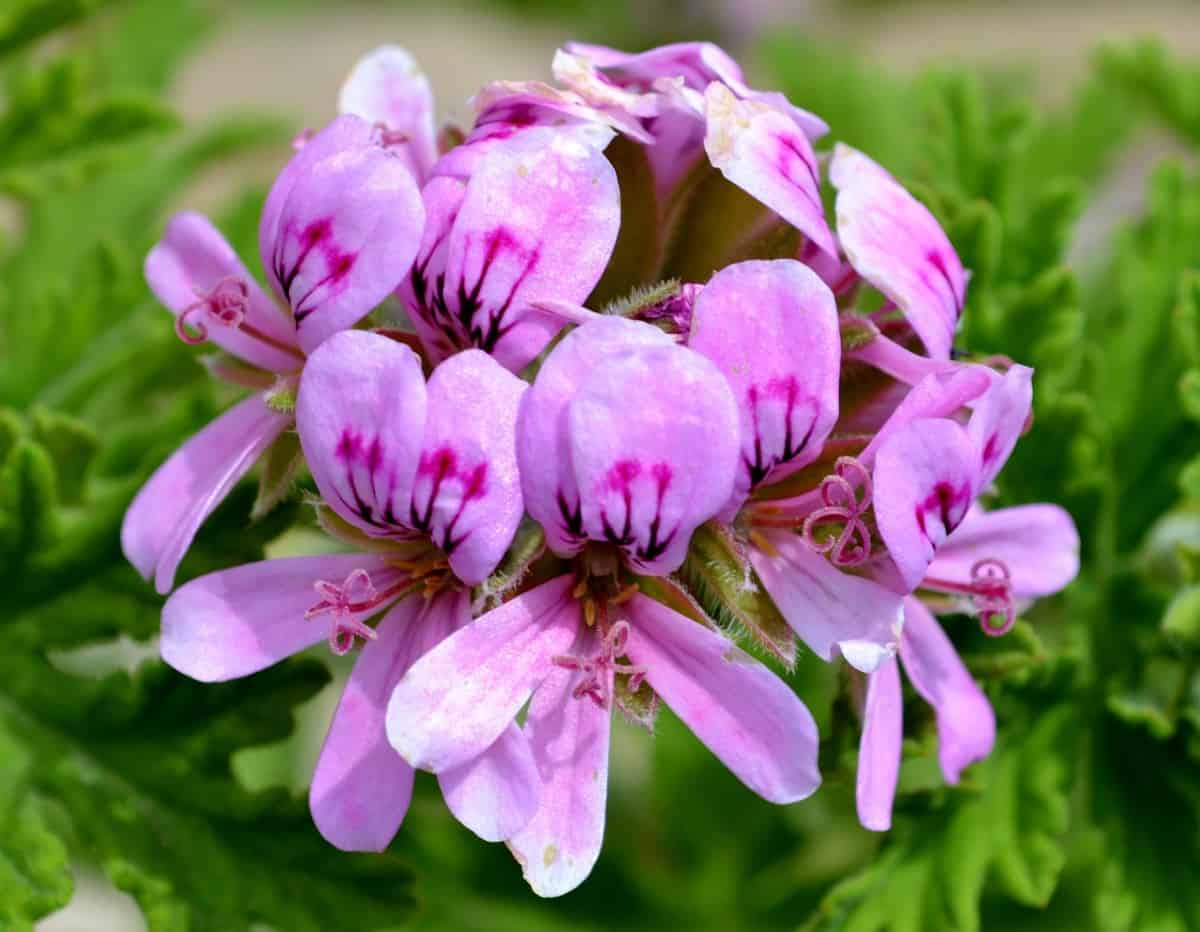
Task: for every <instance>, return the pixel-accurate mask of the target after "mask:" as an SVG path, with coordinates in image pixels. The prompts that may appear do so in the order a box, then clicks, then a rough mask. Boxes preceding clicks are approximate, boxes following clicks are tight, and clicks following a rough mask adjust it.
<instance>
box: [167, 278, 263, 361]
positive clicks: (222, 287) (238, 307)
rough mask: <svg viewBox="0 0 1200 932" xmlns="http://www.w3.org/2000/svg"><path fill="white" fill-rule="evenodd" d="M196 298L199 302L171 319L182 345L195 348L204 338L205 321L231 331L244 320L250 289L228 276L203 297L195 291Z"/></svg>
mask: <svg viewBox="0 0 1200 932" xmlns="http://www.w3.org/2000/svg"><path fill="white" fill-rule="evenodd" d="M196 295H197V297H198V298H199V299H200V300H198V301H196V302H195V303H194V304H189V305H188V306H187V307H185V308H184V309H183V310H182V311H180V312H179V316H178V317H176V318H175V333H176V334H178V335H179V339H181V340H183V342H184V343H190V344H192V345H195V344H197V343H203V342H204V341H205V340H207V339H208V328H207V327H206V326H205V323H204V321H205V319H206V318H207V319H209V320H212V321H213V322H214V323H217V324H220V325H221V326H222V327H233V328H235V329H236V328H238V327H240V326H241V325H242V321H243V320H245V319H246V310H247V309H248V308H249V306H250V287H249V286H248V285H247V284H246V283H245V282H244V281H242V280H241V279H240V278H235V277H234V276H232V275H228V276H226V277H225V278H222V279H221V280H220V281H219V282H217V283H216V284H215V285H213V288H212V291H210V292H208V293H207V294H205V293H203V292H201V291H197V292H196ZM188 328H191V332H189V330H188Z"/></svg>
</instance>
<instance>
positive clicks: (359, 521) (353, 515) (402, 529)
mask: <svg viewBox="0 0 1200 932" xmlns="http://www.w3.org/2000/svg"><path fill="white" fill-rule="evenodd" d="M425 422H426V392H425V377H424V375H423V374H422V372H421V361H420V360H419V359H418V358H417V354H416V353H414V352H413V351H412V350H411V349H409V348H408V347H407V346H405V345H403V344H402V343H397V342H395V341H394V340H389V339H388V338H387V337H385V336H381V335H379V334H375V333H370V332H367V331H365V330H347V331H344V332H342V333H338V334H335V335H334V336H333V337H331V338H330V339H329V340H327V341H326V342H325V343H324V344H323V345H322V346H320V347H318V348H317V350H316V352H314V353H313V354H312V357H311V358H310V359H309V361H308V365H306V366H305V367H304V374H303V375H302V376H301V377H300V389H299V392H298V393H297V397H296V429H297V430H298V431H299V433H300V444H301V446H302V447H303V448H304V457H305V459H306V460H307V462H308V467H309V469H310V470H311V471H312V474H313V478H314V479H316V481H317V487H318V488H319V489H320V490H321V497H322V498H324V499H325V501H326V502H327V503H328V504H329V505H330V506H331V507H332V508H333V509H334V510H335V511H337V513H338V514H340V515H341V516H342V517H343V518H345V519H346V520H347V521H349V522H351V523H352V524H354V525H356V526H357V527H360V528H362V529H363V530H364V531H366V532H367V533H368V534H370V535H372V536H374V537H388V536H398V537H409V536H412V534H413V533H414V526H413V524H412V523H411V515H410V510H411V505H412V488H413V478H414V476H415V474H416V471H417V463H418V461H419V459H420V451H421V441H422V437H423V435H424V432H425Z"/></svg>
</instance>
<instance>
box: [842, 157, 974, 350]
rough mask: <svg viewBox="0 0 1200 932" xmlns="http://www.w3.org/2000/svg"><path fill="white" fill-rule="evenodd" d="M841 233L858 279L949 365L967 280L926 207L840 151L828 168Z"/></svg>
mask: <svg viewBox="0 0 1200 932" xmlns="http://www.w3.org/2000/svg"><path fill="white" fill-rule="evenodd" d="M829 178H830V180H831V181H832V182H833V185H834V187H835V188H837V190H838V195H837V206H836V213H837V231H838V238H839V239H840V241H841V244H842V248H843V249H844V250H845V251H846V255H847V256H848V257H849V259H850V263H851V264H852V265H853V266H854V268H855V269H856V270H857V271H858V274H859V275H861V276H862V277H863V278H865V279H866V280H867V281H868V282H870V283H871V284H872V285H874V286H875V287H876V288H878V289H879V290H880V291H881V292H883V294H884V295H886V296H887V297H888V298H889V299H891V300H892V301H893V302H895V304H896V305H897V306H898V307H899V308H900V309H901V310H902V311H903V312H904V315H905V317H907V318H908V322H909V324H910V325H911V326H912V328H913V330H915V331H916V333H917V336H919V337H920V338H921V342H922V343H924V344H925V349H926V350H927V351H928V352H929V355H930V356H932V357H933V358H935V359H948V358H949V357H950V347H951V345H952V343H953V342H954V331H955V329H956V328H957V326H958V317H959V315H960V314H961V313H962V308H963V301H964V300H965V297H966V291H967V275H966V273H965V272H964V271H963V267H962V263H961V262H959V259H958V254H957V253H956V252H955V251H954V247H953V246H951V245H950V241H949V240H948V239H947V238H946V234H945V233H944V232H943V231H942V228H941V226H940V225H939V224H938V222H937V220H935V219H934V217H933V214H931V213H930V212H929V211H928V209H926V207H925V206H924V205H923V204H921V203H920V202H919V201H917V200H916V198H914V197H913V196H912V195H911V194H909V193H908V192H907V191H905V190H904V188H902V187H901V186H900V185H899V184H897V183H896V181H895V180H894V179H893V178H892V176H891V175H889V174H888V173H887V172H886V171H884V170H883V169H882V168H880V167H879V165H877V164H876V163H875V162H873V161H871V160H870V159H869V158H867V157H866V156H865V155H863V154H862V153H861V152H857V151H856V150H854V149H851V148H850V147H849V146H845V145H842V144H840V143H839V144H838V145H837V146H836V147H835V149H834V153H833V161H832V162H831V163H830V166H829Z"/></svg>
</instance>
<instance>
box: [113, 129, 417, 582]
mask: <svg viewBox="0 0 1200 932" xmlns="http://www.w3.org/2000/svg"><path fill="white" fill-rule="evenodd" d="M424 217H425V214H424V208H423V206H422V204H421V200H420V195H419V193H418V191H417V188H416V185H415V183H414V182H413V179H412V176H411V174H410V173H409V171H408V169H407V168H406V167H405V164H404V162H403V160H401V159H400V158H396V157H393V156H392V154H391V153H390V152H389V150H388V148H387V147H386V145H385V144H384V141H383V140H382V138H381V136H380V134H379V132H378V130H376V129H375V128H373V127H372V126H371V125H370V124H368V123H366V122H364V121H363V120H361V119H359V118H358V117H354V116H343V117H339V118H338V119H337V120H335V121H333V123H331V124H330V125H329V126H328V127H326V128H325V129H324V130H323V131H322V132H320V133H318V134H317V135H316V136H314V137H313V138H312V139H311V140H310V141H309V142H308V143H307V144H306V145H305V146H304V147H303V148H302V149H301V150H300V151H299V152H298V153H297V154H296V155H295V156H294V157H293V158H292V160H291V161H290V162H289V163H288V164H287V166H286V167H285V168H284V170H283V171H282V172H281V173H280V175H279V177H278V178H277V179H276V181H275V184H274V185H273V186H272V188H271V191H270V194H269V195H268V197H267V200H266V204H265V205H264V207H263V213H262V219H261V222H260V225H259V250H260V254H261V256H262V261H263V267H264V269H265V271H266V273H267V278H268V280H269V281H270V283H271V287H272V290H273V291H274V292H275V296H276V297H277V298H278V299H279V300H280V302H282V305H283V306H284V307H285V308H286V312H281V311H280V308H279V307H278V306H277V305H276V303H275V302H274V301H272V299H271V298H270V297H268V295H267V294H266V292H264V291H263V290H262V289H261V288H260V287H259V286H258V284H257V283H256V282H255V280H254V278H253V276H251V275H250V273H249V272H248V271H247V270H246V267H245V266H244V265H243V264H242V262H241V260H240V259H238V257H237V255H236V253H235V252H234V251H233V248H232V247H231V246H230V245H229V244H228V243H227V242H226V241H225V239H224V238H223V237H222V236H221V234H220V233H219V232H218V231H217V230H216V228H215V227H213V225H212V224H211V223H209V221H208V220H207V219H206V218H204V217H202V216H201V215H199V214H195V213H182V214H178V215H176V216H175V217H174V218H172V220H171V222H170V223H169V224H168V226H167V230H166V233H165V234H164V236H163V239H162V240H161V241H160V242H159V243H158V244H157V245H156V246H155V247H154V248H153V249H151V250H150V254H149V255H148V256H147V257H146V280H147V282H148V283H149V285H150V288H151V290H152V291H153V292H154V293H155V295H156V296H157V297H158V299H159V300H160V301H161V302H162V303H163V304H164V305H165V306H166V307H167V309H168V310H170V311H171V313H172V314H174V315H175V322H176V323H175V326H176V330H177V332H178V333H179V335H180V337H181V338H182V339H184V340H185V341H186V342H189V343H200V342H204V341H206V340H207V341H209V342H212V343H214V344H215V345H216V346H218V347H220V348H221V349H222V350H224V351H226V352H227V353H228V354H230V356H232V357H234V359H233V360H228V359H225V360H218V361H217V362H216V363H215V364H214V365H213V371H214V373H215V374H216V375H218V376H220V377H224V378H226V379H228V380H230V381H233V382H234V383H236V384H239V385H244V386H247V387H250V388H254V389H257V390H258V392H257V393H256V394H254V395H252V396H251V397H249V398H246V399H245V400H243V401H241V402H239V403H238V404H236V405H235V406H234V407H233V408H231V409H230V410H229V411H227V412H225V413H224V414H222V415H221V416H220V417H218V418H217V419H216V420H214V421H213V422H212V423H211V424H209V425H208V426H207V427H205V428H204V429H203V430H201V431H200V432H199V433H198V434H196V435H195V436H194V437H192V438H191V439H189V440H188V441H186V442H185V443H184V444H183V446H181V447H180V448H179V450H177V451H176V452H175V453H174V454H173V455H172V456H171V457H170V458H169V459H168V460H167V461H166V462H165V463H164V464H163V465H162V466H161V467H159V469H158V470H157V471H156V472H155V473H154V475H152V476H151V477H150V479H149V481H147V483H146V484H145V485H144V486H143V487H142V489H141V491H140V492H139V493H138V495H137V497H136V498H135V499H134V500H133V503H132V504H131V505H130V506H129V510H128V512H127V513H126V515H125V521H124V524H123V525H122V528H121V546H122V549H123V550H124V552H125V556H126V557H127V558H128V559H129V561H130V562H131V563H132V564H133V565H134V566H135V567H136V568H137V570H138V572H140V573H141V574H142V576H144V577H145V578H147V579H150V578H151V577H153V578H154V581H155V586H156V588H157V589H158V591H159V592H160V593H166V592H169V591H170V589H171V587H172V585H173V583H174V578H175V571H176V570H177V569H178V567H179V563H180V561H181V560H182V559H183V556H184V554H185V553H186V552H187V549H188V547H189V546H190V545H191V542H192V539H193V538H194V537H195V535H196V531H197V530H198V529H199V527H200V525H201V524H203V522H204V520H205V519H206V518H207V517H208V516H209V514H211V513H212V511H213V509H214V508H216V507H217V505H219V504H220V502H221V501H222V500H223V499H224V497H225V496H226V495H227V494H228V493H229V491H230V490H231V489H232V488H233V487H234V485H236V484H237V482H238V480H239V479H241V478H242V477H243V476H244V475H246V473H247V472H249V470H250V469H251V467H252V466H253V465H254V464H255V462H256V461H257V460H258V458H259V457H260V456H261V455H262V454H263V453H264V452H265V451H266V450H267V449H268V448H269V447H270V446H271V444H272V443H273V442H274V441H275V440H276V439H277V438H278V437H279V436H280V435H281V434H282V433H283V432H284V431H285V430H287V428H288V427H289V426H290V425H291V423H292V415H291V412H290V403H291V399H290V396H291V395H292V394H293V393H294V391H295V384H296V379H297V377H298V375H299V373H300V371H301V369H302V368H303V366H304V362H305V359H306V356H307V354H308V353H310V352H312V351H313V350H314V349H316V347H317V346H318V345H319V344H320V343H321V341H322V340H324V339H325V338H326V337H328V336H329V335H331V334H333V333H336V332H338V331H340V330H343V329H345V328H347V327H351V326H353V325H354V324H355V323H357V322H358V321H359V320H361V319H362V318H363V317H364V316H366V314H368V313H369V312H370V311H371V310H372V308H374V307H375V306H376V305H377V304H378V303H379V302H380V301H382V300H383V299H384V298H385V297H386V296H387V295H388V294H389V293H391V291H392V290H394V289H395V287H396V285H397V283H398V282H399V281H400V279H401V278H402V277H403V276H404V275H405V274H406V273H407V271H408V267H409V266H410V265H411V263H412V260H413V257H414V255H415V254H416V251H417V246H418V244H419V242H420V236H421V229H422V227H423V225H424ZM263 390H268V391H267V393H265V394H264V391H263ZM271 394H273V395H274V396H275V397H276V399H277V402H278V400H279V399H282V403H276V404H274V405H273V404H272V403H271V401H270V398H269V397H268V396H269V395H271Z"/></svg>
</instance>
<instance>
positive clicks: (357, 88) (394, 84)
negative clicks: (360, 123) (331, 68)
mask: <svg viewBox="0 0 1200 932" xmlns="http://www.w3.org/2000/svg"><path fill="white" fill-rule="evenodd" d="M338 112H339V113H353V114H354V115H356V116H360V117H362V118H363V119H364V120H366V121H367V122H368V123H375V124H378V125H380V126H384V127H387V130H388V131H389V134H390V135H392V136H395V137H401V138H400V139H397V140H396V141H395V142H392V144H391V145H390V146H389V148H390V149H391V150H392V151H393V152H397V153H401V154H403V156H404V157H405V159H406V160H407V162H408V164H409V168H410V169H411V171H412V173H413V176H414V177H415V178H416V179H417V181H423V180H424V179H425V178H426V177H427V176H428V175H429V170H430V169H431V168H432V167H433V163H434V160H435V159H436V158H437V131H436V129H435V128H434V123H433V92H432V91H431V90H430V89H429V79H428V78H427V77H425V73H424V72H423V71H421V68H420V66H419V65H418V64H417V60H416V59H415V58H413V56H412V55H411V54H410V53H409V51H408V50H407V49H405V48H402V47H401V46H398V45H381V46H379V48H377V49H374V50H373V51H371V52H368V53H367V54H366V55H364V56H363V57H362V58H360V59H359V60H358V62H356V63H355V65H354V69H353V70H352V71H351V72H350V76H349V77H348V78H346V82H345V83H344V84H343V85H342V90H341V93H340V94H339V95H338Z"/></svg>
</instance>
